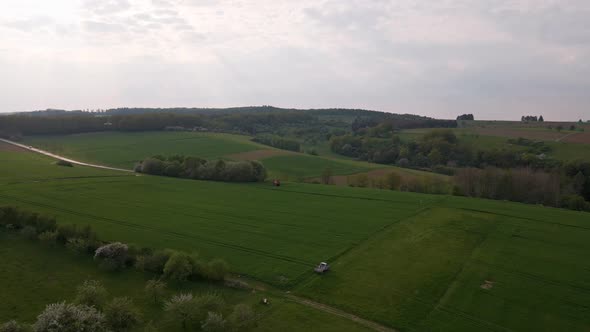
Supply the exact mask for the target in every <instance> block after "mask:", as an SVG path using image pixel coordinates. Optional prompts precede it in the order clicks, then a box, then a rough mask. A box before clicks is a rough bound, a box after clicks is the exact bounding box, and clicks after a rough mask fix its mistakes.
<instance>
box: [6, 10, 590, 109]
mask: <svg viewBox="0 0 590 332" xmlns="http://www.w3.org/2000/svg"><path fill="white" fill-rule="evenodd" d="M0 91H1V92H0V112H14V111H30V110H38V109H46V108H60V109H106V108H114V107H177V106H178V107H230V106H247V105H273V106H277V107H288V108H328V107H343V108H364V109H372V110H379V111H386V112H394V113H413V114H421V115H426V116H432V117H437V118H455V117H456V116H457V115H459V114H463V113H473V114H474V115H475V117H476V119H505V120H516V119H520V116H521V115H525V114H531V115H541V114H542V115H543V116H544V118H545V119H546V120H577V119H580V118H581V119H584V120H587V119H590V1H588V0H436V1H432V0H288V1H286V0H249V1H242V0H51V1H48V0H36V1H33V0H2V1H1V2H0Z"/></svg>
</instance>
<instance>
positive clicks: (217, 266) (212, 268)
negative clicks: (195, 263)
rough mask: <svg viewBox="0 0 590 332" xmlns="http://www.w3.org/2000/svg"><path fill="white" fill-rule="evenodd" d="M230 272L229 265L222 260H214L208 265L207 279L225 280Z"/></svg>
mask: <svg viewBox="0 0 590 332" xmlns="http://www.w3.org/2000/svg"><path fill="white" fill-rule="evenodd" d="M228 272H229V265H228V264H227V263H226V262H225V261H224V260H222V259H214V260H212V261H211V262H209V264H207V272H206V277H207V279H211V280H223V279H224V278H225V276H226V275H227V274H228Z"/></svg>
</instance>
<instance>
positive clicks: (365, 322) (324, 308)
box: [287, 294, 398, 332]
mask: <svg viewBox="0 0 590 332" xmlns="http://www.w3.org/2000/svg"><path fill="white" fill-rule="evenodd" d="M287 298H288V299H289V300H291V301H293V302H297V303H299V304H302V305H304V306H308V307H311V308H314V309H317V310H321V311H324V312H327V313H330V314H332V315H336V316H340V317H342V318H346V319H348V320H351V321H353V322H356V323H358V324H360V325H363V326H365V327H368V328H370V329H372V330H375V331H379V332H398V331H397V330H395V329H392V328H389V327H387V326H383V325H381V324H378V323H375V322H373V321H370V320H366V319H364V318H360V317H359V316H356V315H353V314H350V313H348V312H345V311H342V310H340V309H336V308H334V307H330V306H328V305H325V304H322V303H318V302H314V301H312V300H308V299H305V298H302V297H298V296H295V295H291V294H289V295H287Z"/></svg>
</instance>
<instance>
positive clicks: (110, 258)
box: [94, 242, 129, 270]
mask: <svg viewBox="0 0 590 332" xmlns="http://www.w3.org/2000/svg"><path fill="white" fill-rule="evenodd" d="M128 250H129V247H128V246H127V245H126V244H123V243H121V242H114V243H109V244H107V245H104V246H102V247H100V248H98V249H96V252H95V253H94V259H98V260H101V267H103V268H105V269H107V270H119V269H121V268H123V267H124V266H125V261H126V259H127V252H128Z"/></svg>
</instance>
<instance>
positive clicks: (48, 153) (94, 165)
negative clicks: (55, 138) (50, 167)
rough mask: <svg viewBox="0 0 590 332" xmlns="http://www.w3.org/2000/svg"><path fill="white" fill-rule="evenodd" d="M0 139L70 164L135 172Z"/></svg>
mask: <svg viewBox="0 0 590 332" xmlns="http://www.w3.org/2000/svg"><path fill="white" fill-rule="evenodd" d="M0 141H2V142H4V143H8V144H12V145H14V146H18V147H19V148H22V149H25V150H26V151H31V152H36V153H39V154H42V155H45V156H48V157H51V158H54V159H61V160H64V161H67V162H70V163H72V164H75V165H79V166H87V167H93V168H100V169H106V170H111V171H119V172H128V173H135V172H134V171H133V170H130V169H124V168H117V167H109V166H104V165H97V164H89V163H85V162H81V161H78V160H74V159H70V158H66V157H63V156H60V155H57V154H55V153H51V152H49V151H45V150H41V149H37V148H34V147H32V146H27V145H24V144H20V143H16V142H13V141H10V140H7V139H4V138H0Z"/></svg>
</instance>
